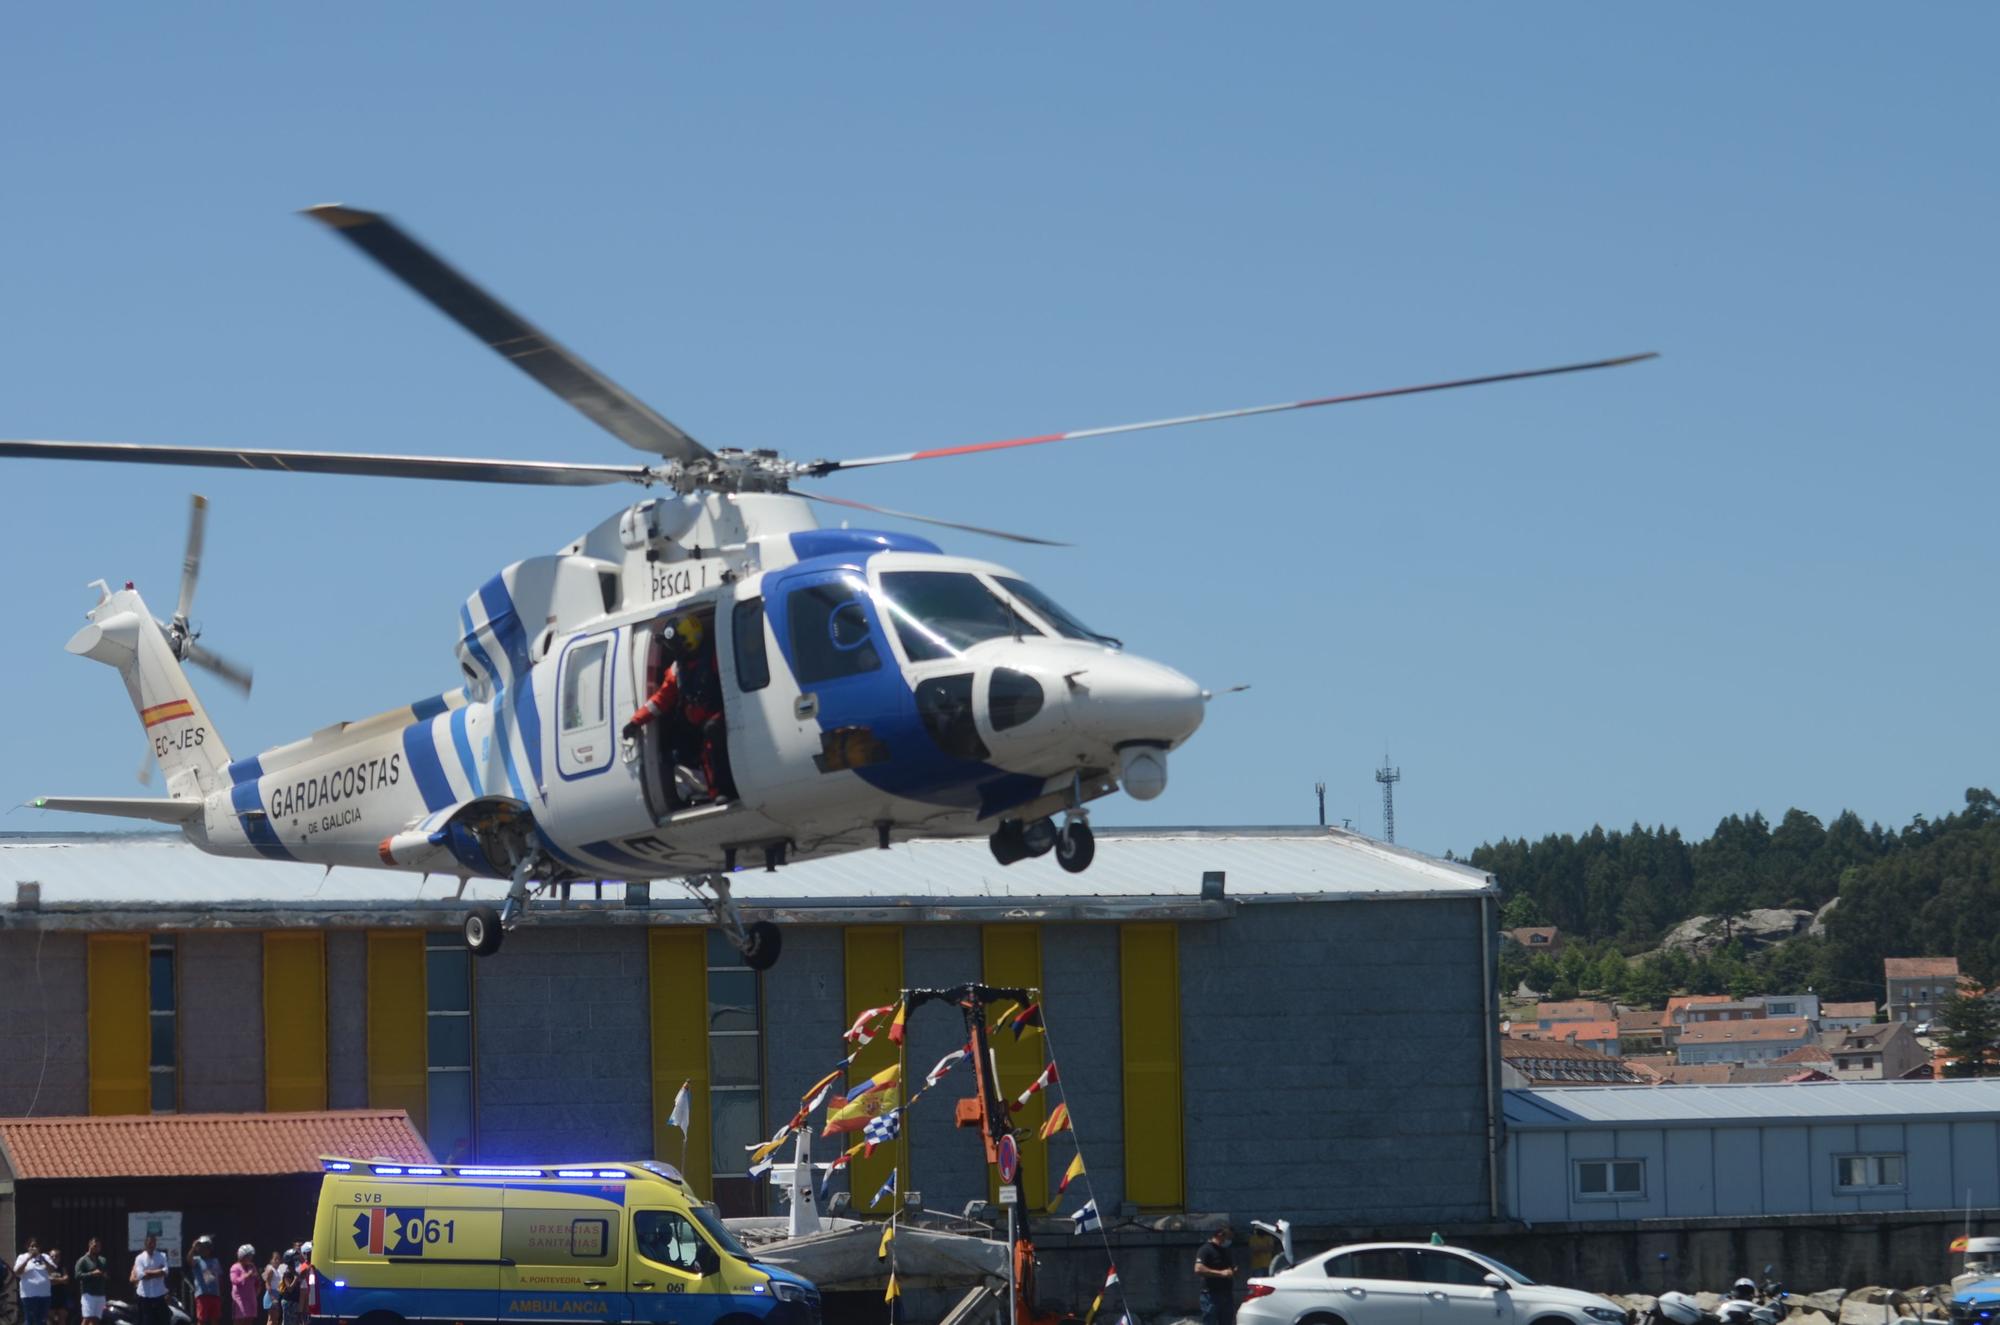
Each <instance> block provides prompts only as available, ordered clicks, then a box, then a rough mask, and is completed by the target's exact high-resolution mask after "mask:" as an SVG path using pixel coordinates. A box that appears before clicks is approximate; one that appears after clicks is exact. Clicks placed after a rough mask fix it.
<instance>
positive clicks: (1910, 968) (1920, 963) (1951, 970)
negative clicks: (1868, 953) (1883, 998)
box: [1882, 957, 1958, 980]
mask: <svg viewBox="0 0 2000 1325" xmlns="http://www.w3.org/2000/svg"><path fill="white" fill-rule="evenodd" d="M1882 974H1883V975H1884V976H1886V977H1888V978H1889V979H1891V980H1924V979H1940V978H1952V979H1956V978H1957V976H1958V958H1956V957H1884V958H1883V959H1882Z"/></svg>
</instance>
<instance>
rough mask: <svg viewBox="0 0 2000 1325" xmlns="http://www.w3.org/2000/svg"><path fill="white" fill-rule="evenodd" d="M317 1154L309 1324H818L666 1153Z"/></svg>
mask: <svg viewBox="0 0 2000 1325" xmlns="http://www.w3.org/2000/svg"><path fill="white" fill-rule="evenodd" d="M320 1166H321V1168H322V1169H323V1170H324V1172H325V1177H324V1178H323V1179H322V1181H321V1183H320V1195H319V1211H318V1214H317V1217H316V1218H315V1220H314V1223H313V1249H314V1263H315V1266H316V1268H317V1270H318V1272H319V1299H318V1303H317V1306H316V1309H315V1311H314V1313H313V1318H314V1320H315V1322H321V1321H324V1322H329V1323H331V1322H350V1321H351V1322H357V1323H358V1325H408V1323H411V1322H431V1321H436V1322H472V1321H520V1322H541V1321H579V1320H589V1321H605V1322H632V1323H633V1325H819V1318H820V1297H819V1290H818V1289H816V1288H815V1287H813V1285H812V1284H811V1283H810V1282H808V1281H807V1280H804V1279H801V1278H799V1277H798V1276H797V1275H795V1274H791V1273H789V1272H787V1271H785V1270H781V1269H778V1268H776V1267H775V1266H769V1265H762V1264H759V1263H757V1261H756V1260H755V1258H754V1257H753V1256H752V1255H751V1253H750V1252H749V1251H747V1250H746V1249H745V1248H744V1247H743V1246H742V1245H741V1244H740V1243H738V1242H737V1241H736V1239H735V1238H734V1237H733V1236H732V1235H731V1234H730V1232H729V1230H728V1229H727V1228H726V1227H725V1226H724V1225H723V1223H722V1220H721V1219H720V1218H719V1217H718V1216H717V1215H716V1213H715V1210H714V1209H713V1207H710V1206H708V1205H705V1204H703V1203H702V1202H701V1201H700V1200H699V1199H698V1198H697V1197H696V1196H695V1194H694V1192H693V1191H692V1190H690V1188H689V1187H688V1185H687V1182H686V1180H685V1179H683V1178H682V1177H681V1175H680V1174H679V1173H678V1172H677V1171H676V1170H675V1169H674V1168H673V1167H672V1166H671V1165H667V1164H660V1163H656V1162H654V1161H651V1160H642V1161H638V1162H635V1163H622V1162H621V1163H606V1164H597V1163H591V1164H574V1165H562V1166H554V1165H548V1166H532V1165H491V1164H488V1165H479V1164H398V1163H392V1162H388V1161H380V1160H363V1159H348V1158H335V1157H328V1158H323V1159H322V1160H321V1161H320Z"/></svg>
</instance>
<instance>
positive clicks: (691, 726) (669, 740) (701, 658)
mask: <svg viewBox="0 0 2000 1325" xmlns="http://www.w3.org/2000/svg"><path fill="white" fill-rule="evenodd" d="M660 643H661V645H662V646H663V648H664V650H665V656H666V659H667V670H666V674H665V675H664V676H663V677H661V679H660V685H659V688H658V689H656V690H655V691H653V693H652V694H651V695H650V696H648V697H647V699H646V702H645V703H643V704H641V705H640V706H639V707H638V709H637V711H635V712H634V713H633V714H632V717H631V719H630V721H628V722H627V723H626V724H625V727H624V730H623V732H622V735H623V736H624V737H625V739H626V740H628V741H630V740H634V739H636V738H637V737H638V735H639V733H640V732H641V731H642V730H643V729H644V728H645V727H646V725H647V724H648V723H651V722H654V721H656V720H664V721H665V725H666V734H665V736H664V737H663V738H662V744H663V746H664V748H665V749H666V751H667V752H668V754H669V755H670V757H671V758H672V759H673V760H674V762H675V763H677V764H679V763H694V762H697V761H698V762H699V763H700V764H701V774H702V780H703V781H704V782H705V783H706V784H707V794H708V798H709V799H711V800H721V799H723V798H725V797H727V796H731V795H734V794H735V787H734V784H733V780H732V779H731V778H730V776H729V754H728V746H727V728H726V724H725V723H724V722H723V716H722V678H721V675H720V673H718V672H717V671H716V666H715V645H714V642H713V641H712V640H710V639H709V638H708V631H707V628H706V627H705V626H704V625H703V624H702V621H701V618H699V617H697V616H694V615H693V614H691V613H689V614H683V615H680V616H676V617H672V618H670V619H669V620H668V621H667V623H666V625H665V626H664V627H663V628H662V629H661V631H660Z"/></svg>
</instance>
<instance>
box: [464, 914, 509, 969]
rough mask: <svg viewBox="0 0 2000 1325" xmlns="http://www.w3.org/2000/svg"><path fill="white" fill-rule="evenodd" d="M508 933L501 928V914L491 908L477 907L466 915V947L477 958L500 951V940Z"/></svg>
mask: <svg viewBox="0 0 2000 1325" xmlns="http://www.w3.org/2000/svg"><path fill="white" fill-rule="evenodd" d="M506 932H507V931H505V930H504V929H502V928H500V913H499V912H498V911H495V910H494V909H493V908H492V907H490V906H475V907H473V908H472V909H471V910H470V911H467V912H466V913H465V946H466V947H468V948H470V949H472V954H473V956H475V957H486V956H490V955H491V954H493V953H496V952H498V951H500V940H501V939H502V938H504V937H505V936H506Z"/></svg>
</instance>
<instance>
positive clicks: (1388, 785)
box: [1375, 754, 1403, 843]
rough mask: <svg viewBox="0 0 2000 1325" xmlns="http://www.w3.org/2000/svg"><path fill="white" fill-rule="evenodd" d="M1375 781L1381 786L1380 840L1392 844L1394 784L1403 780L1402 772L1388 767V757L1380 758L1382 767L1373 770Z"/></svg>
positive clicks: (1394, 811)
mask: <svg viewBox="0 0 2000 1325" xmlns="http://www.w3.org/2000/svg"><path fill="white" fill-rule="evenodd" d="M1375 780H1376V781H1377V782H1379V783H1381V784H1382V840H1383V841H1384V842H1390V843H1393V842H1394V841H1395V840H1396V784H1397V783H1398V782H1401V781H1402V780H1403V770H1402V769H1400V768H1391V767H1389V756H1388V755H1386V754H1384V755H1383V756H1382V767H1380V768H1378V769H1376V770H1375Z"/></svg>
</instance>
